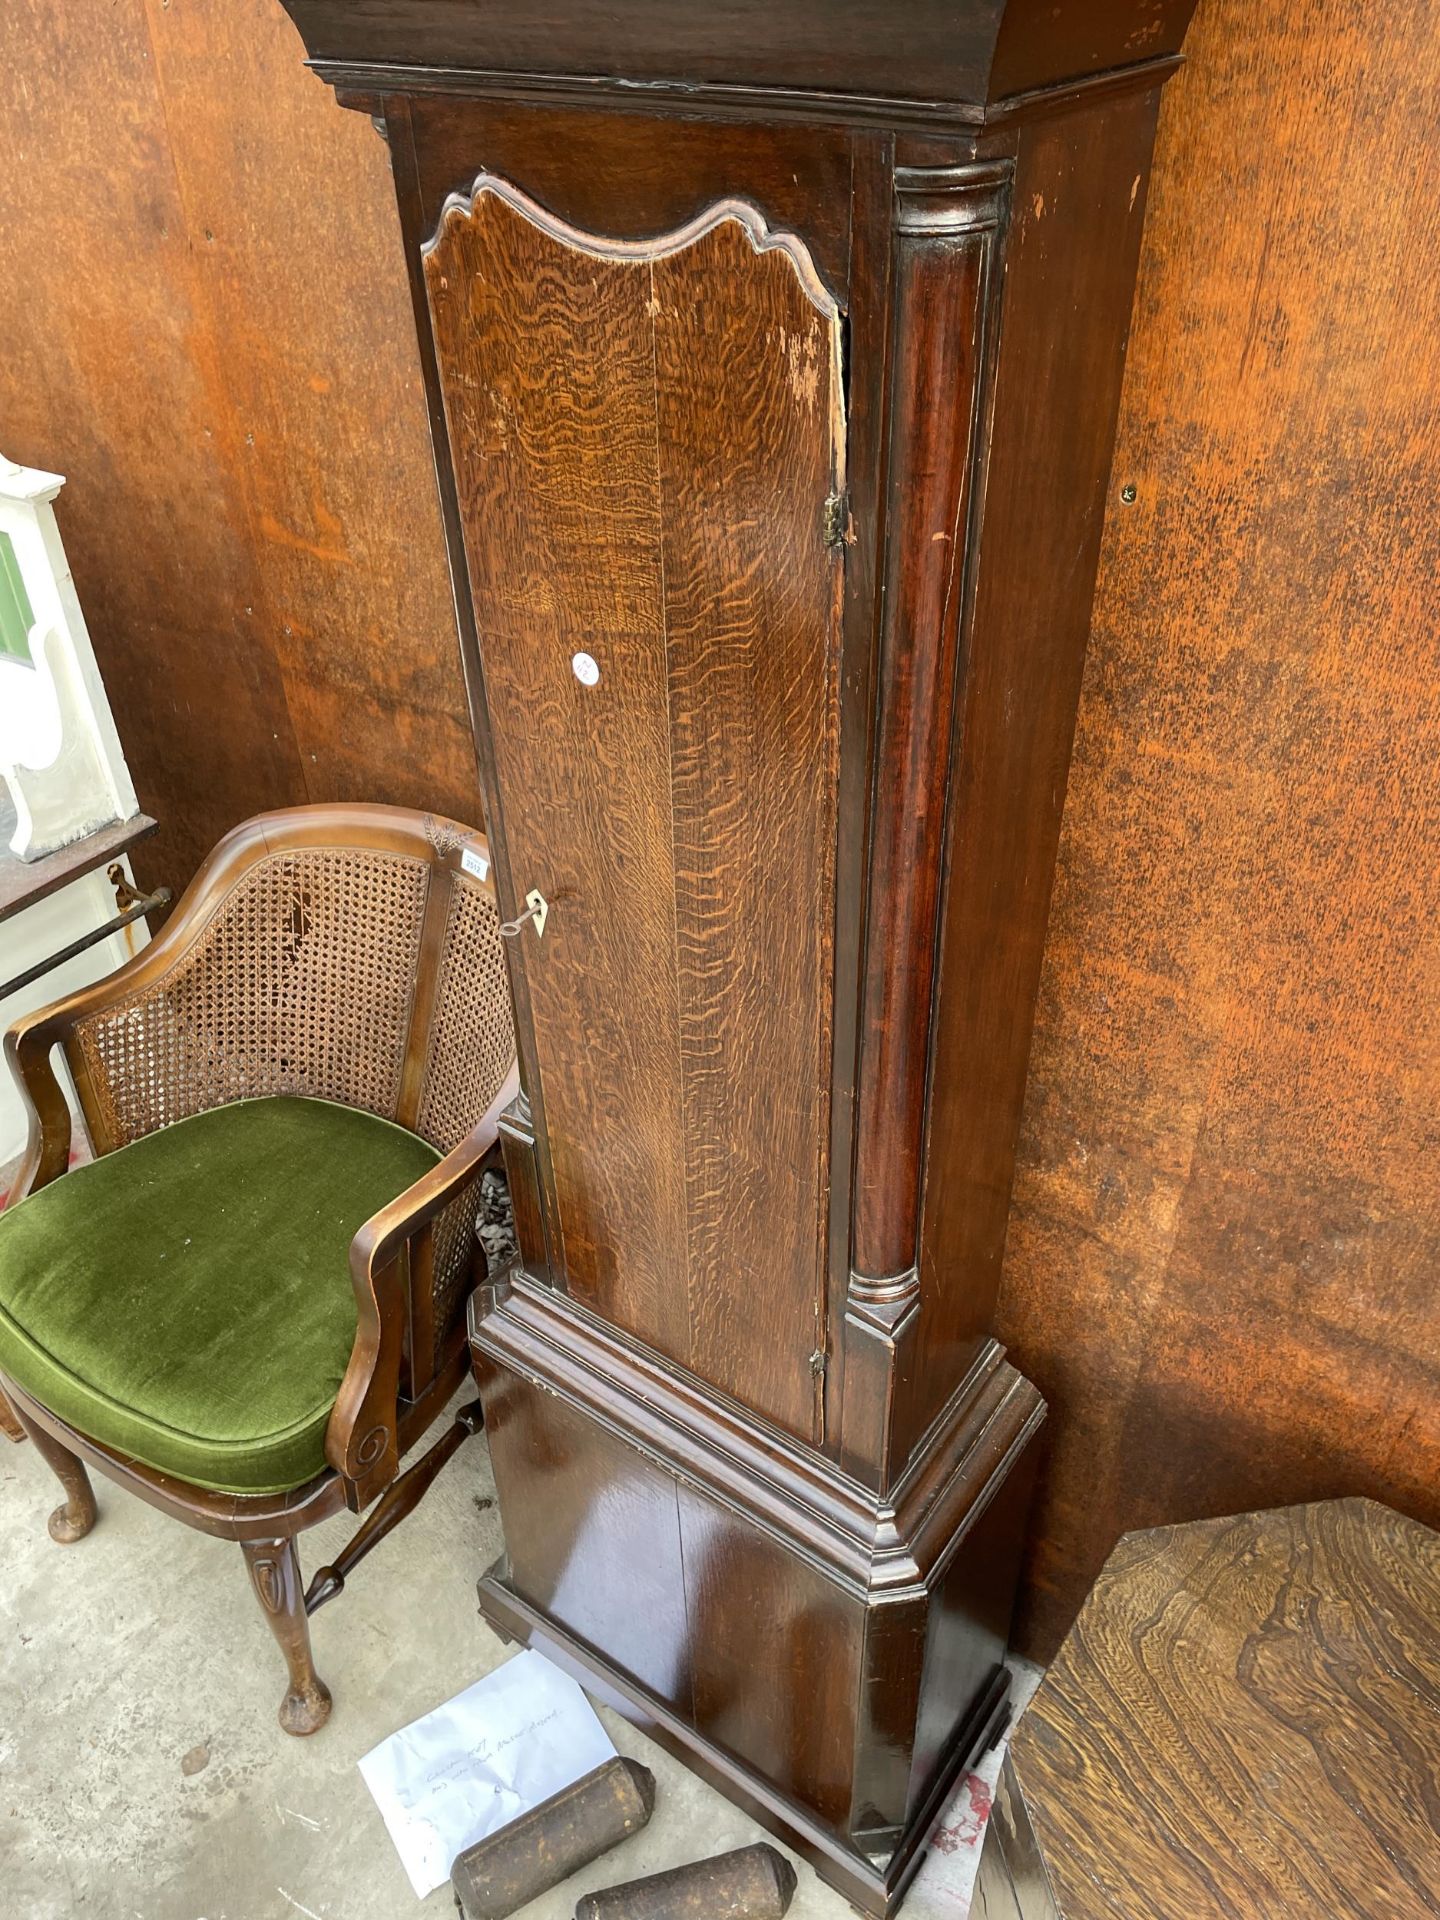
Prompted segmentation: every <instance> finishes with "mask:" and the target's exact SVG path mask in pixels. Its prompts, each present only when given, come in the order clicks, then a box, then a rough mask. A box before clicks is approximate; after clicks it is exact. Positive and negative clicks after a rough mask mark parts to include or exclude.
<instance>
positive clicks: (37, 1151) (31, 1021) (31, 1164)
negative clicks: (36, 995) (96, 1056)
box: [5, 1008, 70, 1205]
mask: <svg viewBox="0 0 1440 1920" xmlns="http://www.w3.org/2000/svg"><path fill="white" fill-rule="evenodd" d="M52 1011H53V1009H51V1008H43V1009H42V1010H41V1011H39V1012H38V1013H32V1014H27V1015H26V1016H25V1017H24V1018H23V1019H20V1020H17V1021H16V1022H15V1024H14V1025H13V1026H12V1027H11V1028H10V1029H9V1031H8V1032H7V1033H6V1035H5V1063H6V1065H7V1066H8V1067H9V1069H10V1072H11V1075H12V1076H13V1078H14V1081H15V1085H16V1086H17V1087H18V1088H19V1091H20V1098H21V1100H22V1101H23V1102H24V1105H25V1120H26V1138H25V1152H24V1154H23V1156H22V1157H21V1161H20V1166H19V1170H18V1171H17V1173H16V1175H15V1178H14V1180H13V1181H12V1182H11V1186H10V1204H11V1205H13V1204H14V1202H15V1201H17V1200H23V1199H24V1198H25V1196H26V1194H28V1193H34V1192H36V1191H37V1190H38V1189H39V1188H40V1187H45V1186H48V1185H49V1184H50V1182H51V1181H52V1180H55V1179H58V1177H59V1176H60V1175H61V1174H62V1173H64V1171H65V1169H66V1168H67V1167H68V1166H69V1164H70V1103H69V1101H67V1100H66V1098H65V1095H64V1094H63V1093H62V1092H61V1090H60V1082H59V1081H58V1080H57V1079H56V1077H55V1069H54V1067H53V1066H52V1065H51V1062H50V1053H51V1049H52V1048H53V1047H54V1045H55V1043H56V1041H57V1040H58V1039H59V1038H61V1034H60V1033H59V1032H57V1030H56V1027H55V1023H54V1022H53V1021H51V1020H50V1019H49V1017H48V1016H49V1014H50V1013H51V1012H52Z"/></svg>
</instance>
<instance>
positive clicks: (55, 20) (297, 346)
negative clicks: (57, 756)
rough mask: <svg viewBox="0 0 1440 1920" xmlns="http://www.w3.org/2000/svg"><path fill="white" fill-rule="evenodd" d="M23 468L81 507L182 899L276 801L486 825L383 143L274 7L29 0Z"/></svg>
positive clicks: (98, 594) (0, 80) (13, 339)
mask: <svg viewBox="0 0 1440 1920" xmlns="http://www.w3.org/2000/svg"><path fill="white" fill-rule="evenodd" d="M4 36H5V59H4V61H3V63H0V126H3V129H4V137H5V141H6V152H5V168H4V213H5V217H4V219H3V220H0V343H3V350H0V399H3V405H0V452H3V453H4V454H7V455H8V456H9V457H10V458H11V459H12V460H22V461H25V462H27V463H29V464H32V465H35V466H41V467H52V468H54V469H56V470H57V471H59V472H61V473H64V474H65V475H66V476H67V484H66V487H65V490H64V492H63V493H62V494H61V496H60V501H59V505H58V508H57V512H58V514H59V517H60V525H61V530H62V532H63V534H64V537H65V543H66V550H67V552H68V554H69V557H70V563H71V566H72V568H73V570H74V573H75V580H76V585H77V588H78V590H79V594H80V600H81V604H82V605H83V607H84V608H85V613H86V619H87V621H88V623H89V626H90V630H91V634H92V637H93V639H94V642H95V649H96V652H97V654H98V655H99V659H100V665H101V669H102V671H103V672H104V675H105V680H106V686H107V688H108V690H109V694H110V699H111V704H112V706H113V707H114V709H115V719H116V724H117V725H118V727H119V729H120V736H121V739H122V740H123V741H124V743H125V747H126V751H127V755H128V758H129V761H130V766H131V771H132V773H133V775H134V777H135V784H136V787H137V789H138V791H139V794H140V800H141V805H142V806H143V807H145V808H146V809H147V811H149V812H151V813H154V814H156V815H157V816H158V817H159V819H160V822H161V833H160V836H159V838H158V839H157V840H156V841H154V842H152V843H151V844H150V845H149V846H148V847H146V848H145V849H143V850H142V853H141V854H140V856H139V857H138V858H137V866H138V867H139V869H140V871H141V872H142V874H143V876H144V877H145V878H146V879H147V880H162V879H163V880H166V881H169V882H170V883H171V884H172V885H177V884H179V883H183V882H184V881H185V880H187V879H188V878H189V876H190V874H191V873H192V872H193V870H194V868H195V866H196V864H197V863H198V862H199V860H200V859H201V858H202V857H203V856H204V854H205V853H206V852H207V851H208V849H209V848H210V847H211V846H212V845H213V844H214V842H215V841H216V840H217V839H218V838H219V836H220V835H221V834H222V833H223V832H224V831H225V829H226V828H227V827H229V826H232V825H233V824H234V823H235V822H236V821H237V820H240V819H243V818H244V817H245V816H246V815H247V814H251V813H255V812H257V811H259V810H260V809H261V808H264V807H271V806H279V805H283V804H286V803H289V802H294V801H300V800H307V799H308V800H331V799H342V798H343V799H352V798H384V799H390V800H395V801H402V802H405V803H419V804H425V805H430V806H433V807H435V808H437V809H439V810H441V811H448V812H452V813H457V814H459V815H460V817H461V818H462V819H470V820H473V819H474V818H475V816H476V814H477V810H478V806H479V802H478V799H477V798H476V782H475V772H474V758H473V753H472V750H471V746H470V738H469V729H468V726H467V723H466V717H465V700H464V694H463V690H462V685H461V679H460V665H459V658H458V654H457V651H456V644H455V636H454V621H453V617H452V614H451V608H450V590H449V582H448V578H447V575H446V570H445V560H444V549H443V542H442V539H441V533H440V525H439V515H438V509H437V506H436V501H435V490H434V484H433V481H432V478H431V467H430V450H429V441H428V437H427V433H426V423H425V408H424V400H423V396H422V392H421V386H420V375H419V368H418V365H417V361H416V354H415V350H414V347H413V345H412V338H413V321H412V317H411V312H410V297H409V292H408V289H407V287H406V284H405V276H404V272H403V267H402V265H401V262H400V254H399V241H398V237H397V235H398V222H397V219H396V215H395V207H394V198H393V193H392V189H391V186H390V170H389V164H388V161H387V158H386V153H385V147H384V143H383V142H382V141H381V140H380V139H379V138H378V137H377V135H376V134H375V132H374V131H373V129H372V128H371V127H370V126H369V124H368V123H367V122H366V121H365V120H364V119H363V118H362V117H361V116H360V115H358V114H353V113H342V112H340V111H339V110H338V109H337V108H336V106H335V104H334V100H333V97H332V96H331V94H330V92H329V89H328V88H326V87H325V86H323V85H322V84H321V83H320V81H318V80H317V79H315V77H314V76H313V75H312V74H310V73H308V72H307V71H306V70H305V68H304V67H303V65H302V64H301V62H302V60H303V58H304V55H303V50H302V48H301V45H300V39H299V36H298V34H296V32H295V30H294V28H293V27H292V26H291V24H290V22H289V20H288V19H287V17H286V16H285V14H284V13H283V12H282V11H281V9H280V7H279V5H278V4H277V3H276V0H224V4H223V5H215V4H211V3H210V0H113V4H112V3H111V0H107V4H104V5H92V4H89V3H88V0H8V4H7V6H6V9H5V28H4Z"/></svg>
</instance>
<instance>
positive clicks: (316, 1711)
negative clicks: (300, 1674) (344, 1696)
mask: <svg viewBox="0 0 1440 1920" xmlns="http://www.w3.org/2000/svg"><path fill="white" fill-rule="evenodd" d="M330 1707H331V1700H330V1689H329V1688H328V1687H327V1686H326V1684H325V1682H324V1681H323V1680H317V1681H316V1682H315V1684H314V1686H313V1688H311V1689H309V1690H308V1691H306V1692H304V1693H298V1692H296V1691H294V1690H293V1689H292V1691H291V1692H289V1693H287V1694H286V1696H285V1698H284V1699H283V1700H282V1701H281V1702H280V1725H281V1726H282V1727H283V1728H284V1730H285V1732H286V1733H291V1734H294V1735H295V1737H296V1738H297V1739H303V1738H304V1736H305V1735H306V1734H308V1733H318V1732H319V1731H320V1729H321V1727H323V1726H324V1724H325V1722H326V1721H327V1720H328V1719H329V1718H330Z"/></svg>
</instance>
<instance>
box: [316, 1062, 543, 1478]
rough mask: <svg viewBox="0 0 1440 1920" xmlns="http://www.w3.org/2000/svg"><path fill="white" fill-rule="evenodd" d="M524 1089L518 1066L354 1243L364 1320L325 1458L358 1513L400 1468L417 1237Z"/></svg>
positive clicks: (474, 1173)
mask: <svg viewBox="0 0 1440 1920" xmlns="http://www.w3.org/2000/svg"><path fill="white" fill-rule="evenodd" d="M519 1088H520V1077H519V1071H518V1069H517V1068H516V1067H514V1066H512V1067H511V1069H510V1072H509V1074H508V1075H507V1077H506V1080H505V1083H504V1085H503V1086H502V1087H501V1089H500V1091H499V1093H497V1094H496V1096H495V1098H494V1100H493V1101H492V1102H491V1104H490V1107H489V1109H488V1111H487V1112H486V1114H485V1117H484V1118H483V1119H482V1120H481V1121H480V1122H479V1124H478V1125H477V1126H475V1127H474V1128H472V1129H471V1131H470V1132H469V1133H468V1134H466V1136H465V1138H464V1139H463V1140H462V1141H461V1142H460V1144H459V1146H457V1147H454V1148H452V1149H451V1151H450V1152H449V1153H447V1154H446V1155H445V1157H444V1159H443V1160H440V1161H437V1163H436V1164H435V1165H434V1166H433V1167H432V1168H431V1169H430V1171H429V1172H428V1173H426V1174H422V1176H421V1177H420V1179H418V1180H417V1181H416V1182H415V1183H414V1185H413V1186H411V1187H407V1188H406V1190H405V1192H404V1193H402V1194H401V1195H400V1196H399V1197H398V1198H397V1199H395V1200H392V1201H391V1202H390V1204H389V1205H388V1206H386V1207H382V1209H381V1210H380V1212H379V1213H377V1214H375V1215H374V1216H373V1218H371V1219H369V1220H367V1221H366V1222H365V1225H364V1226H363V1227H361V1229H360V1231H359V1232H358V1233H357V1234H356V1236H355V1238H354V1239H353V1240H352V1241H351V1243H350V1279H351V1284H352V1285H353V1286H354V1289H355V1301H356V1306H357V1308H358V1310H359V1325H358V1327H357V1329H356V1333H355V1346H354V1348H353V1350H352V1352H351V1355H350V1364H349V1366H348V1367H347V1368H346V1370H345V1378H344V1380H343V1381H342V1382H341V1383H340V1392H339V1394H338V1395H337V1396H336V1400H335V1409H334V1411H333V1413H332V1414H331V1415H330V1424H329V1426H328V1427H327V1428H326V1431H325V1457H326V1459H327V1460H329V1462H330V1464H331V1465H332V1466H333V1467H334V1468H335V1469H336V1471H337V1472H338V1473H339V1474H340V1475H341V1477H342V1479H344V1480H345V1481H346V1483H347V1486H346V1498H347V1501H348V1503H349V1505H350V1506H351V1507H352V1508H353V1509H354V1510H355V1511H356V1512H358V1511H359V1510H360V1508H362V1507H363V1506H365V1505H366V1504H367V1503H368V1502H369V1501H370V1500H372V1499H374V1497H375V1495H376V1494H378V1493H380V1492H381V1491H382V1490H383V1489H384V1488H385V1487H387V1486H388V1485H389V1484H390V1482H391V1481H392V1480H393V1479H394V1478H395V1476H396V1474H397V1473H398V1472H399V1470H400V1444H399V1432H398V1427H399V1419H398V1414H399V1407H398V1402H399V1391H400V1361H401V1356H402V1352H403V1348H404V1340H405V1319H406V1295H405V1286H404V1276H405V1269H406V1264H407V1260H408V1256H409V1250H410V1246H411V1243H412V1242H413V1241H414V1240H415V1239H416V1238H417V1237H418V1236H419V1235H420V1234H421V1233H422V1232H423V1231H425V1230H427V1229H428V1228H429V1226H430V1223H431V1222H432V1221H433V1220H434V1218H435V1216H436V1215H437V1214H439V1213H440V1212H442V1211H443V1210H444V1208H446V1207H447V1206H448V1205H449V1204H450V1202H451V1201H452V1200H453V1199H455V1197H456V1196H457V1194H459V1193H462V1192H463V1191H464V1189H465V1188H466V1187H467V1186H469V1184H470V1183H471V1181H472V1180H475V1179H478V1178H479V1175H480V1173H481V1171H482V1169H483V1167H484V1164H485V1158H486V1156H487V1154H488V1153H489V1152H490V1149H491V1147H493V1146H494V1144H495V1142H496V1140H497V1139H498V1138H499V1134H500V1116H501V1115H502V1114H503V1113H504V1112H505V1109H506V1108H507V1107H508V1106H509V1105H510V1103H511V1102H512V1101H513V1100H514V1098H515V1096H516V1094H517V1093H518V1092H519Z"/></svg>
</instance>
